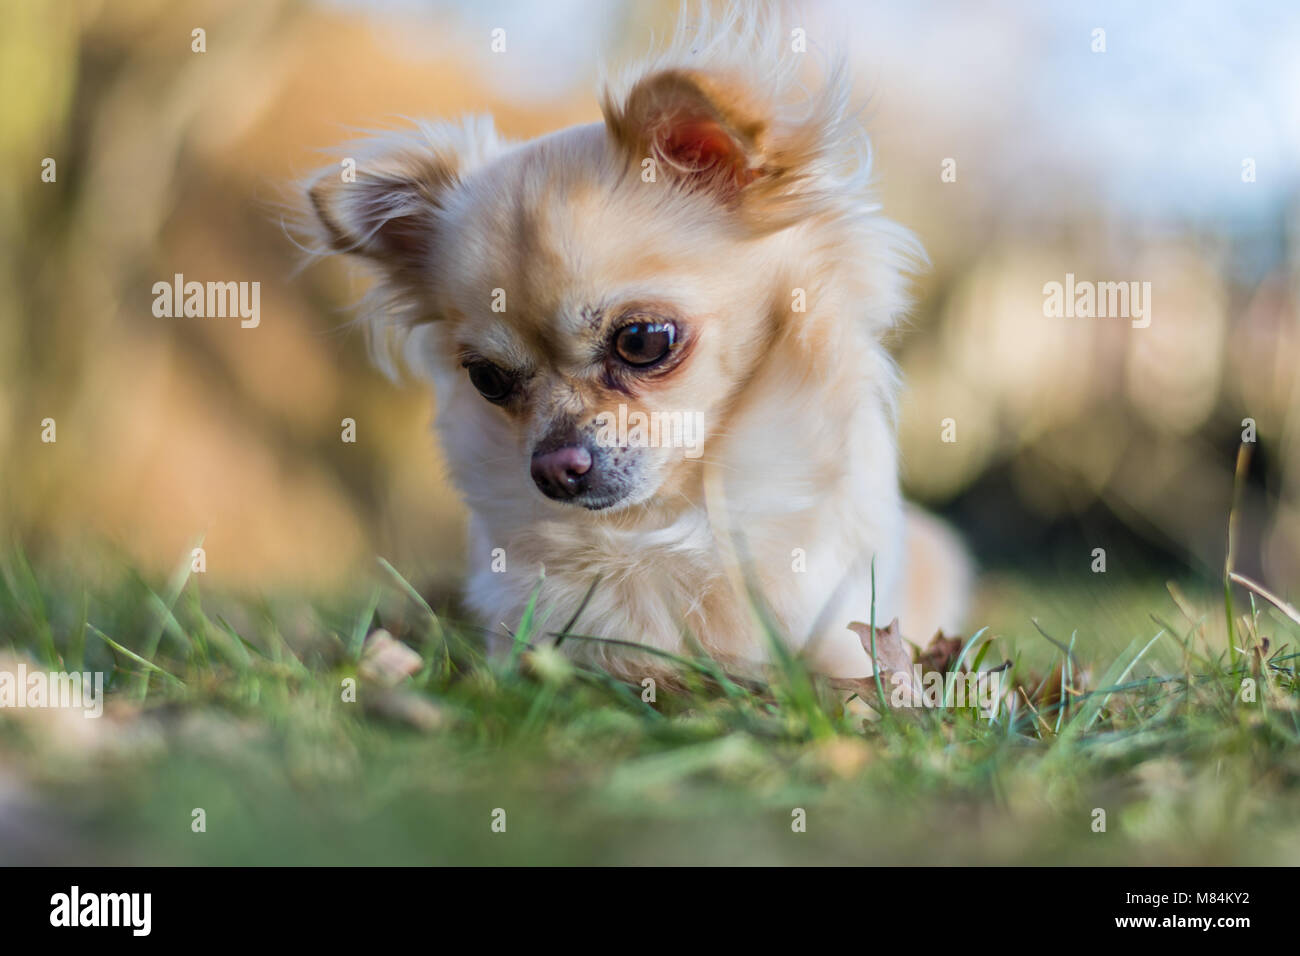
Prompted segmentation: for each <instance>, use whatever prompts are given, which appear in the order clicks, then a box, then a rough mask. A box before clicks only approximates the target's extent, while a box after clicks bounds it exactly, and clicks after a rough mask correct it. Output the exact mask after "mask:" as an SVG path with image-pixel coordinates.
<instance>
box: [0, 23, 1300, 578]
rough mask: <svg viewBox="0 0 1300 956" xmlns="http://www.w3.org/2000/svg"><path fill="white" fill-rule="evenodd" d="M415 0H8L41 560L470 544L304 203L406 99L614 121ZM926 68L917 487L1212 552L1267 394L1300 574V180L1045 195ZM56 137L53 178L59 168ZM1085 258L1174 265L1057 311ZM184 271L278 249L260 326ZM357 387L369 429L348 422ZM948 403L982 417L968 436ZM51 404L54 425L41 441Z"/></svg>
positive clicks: (896, 154) (20, 287)
mask: <svg viewBox="0 0 1300 956" xmlns="http://www.w3.org/2000/svg"><path fill="white" fill-rule="evenodd" d="M418 10H419V8H417V7H414V6H409V7H408V6H402V5H392V6H382V7H378V8H367V7H365V6H363V5H360V4H345V3H338V4H326V3H307V2H289V0H230V2H224V0H223V2H217V0H210V2H205V0H197V2H185V3H171V2H166V0H116V2H98V3H97V2H70V0H61V2H50V3H18V4H13V5H10V6H9V8H8V9H7V11H6V28H5V30H4V31H2V32H0V73H2V75H3V77H4V80H5V82H4V88H5V89H6V90H8V91H10V93H9V94H8V95H6V97H5V101H4V105H3V106H0V156H3V162H4V168H5V170H6V176H5V187H4V190H3V191H2V192H0V243H2V248H3V252H4V255H3V256H0V310H3V311H2V312H0V463H2V464H0V469H2V470H0V526H3V527H5V528H7V529H8V530H9V531H11V532H12V533H13V534H14V535H15V536H16V537H18V538H20V539H22V540H23V541H24V543H25V545H26V547H27V549H28V551H29V552H30V553H32V554H33V556H34V558H36V559H38V560H39V559H41V558H42V557H43V556H44V555H45V553H46V552H52V553H61V554H67V553H86V552H87V549H88V548H90V547H91V546H93V545H95V544H96V543H97V542H101V541H107V542H111V543H112V544H113V546H115V547H119V548H121V549H123V550H125V551H126V552H127V553H128V554H129V556H130V557H131V559H132V560H134V561H137V562H139V563H140V564H141V565H142V566H144V567H145V568H148V569H160V568H165V567H170V566H171V565H172V563H173V562H174V560H175V558H176V556H177V555H178V554H182V553H184V552H186V551H187V550H188V549H189V548H190V547H192V546H193V543H194V542H195V541H196V540H198V539H200V538H201V539H202V540H203V542H204V546H205V548H206V549H207V551H208V567H209V571H210V573H211V574H212V575H213V576H214V577H216V578H219V579H221V580H222V581H223V582H225V583H227V584H231V585H234V586H250V585H267V584H270V583H275V582H280V583H284V584H292V585H303V586H308V587H329V586H331V585H332V584H334V583H336V582H337V581H339V580H341V579H344V578H346V577H348V576H349V575H352V574H354V573H355V572H356V569H357V568H359V567H362V566H369V564H370V562H371V556H372V555H373V554H374V553H375V552H377V551H378V552H381V553H384V554H387V555H389V556H391V557H393V558H394V559H396V560H404V561H414V562H418V563H420V564H421V565H422V566H425V567H427V568H428V569H429V570H430V573H431V574H434V575H438V576H442V577H444V578H446V579H451V578H454V577H455V576H456V573H457V568H458V567H459V563H460V560H461V557H460V555H461V548H460V540H461V538H460V533H459V526H460V523H461V521H462V516H461V513H460V509H459V506H458V505H457V503H456V501H455V500H454V496H453V495H452V494H451V493H450V491H449V489H448V487H447V485H446V483H445V481H444V480H443V478H442V471H441V467H440V464H439V461H438V457H437V451H436V450H435V448H434V447H433V443H432V442H431V441H430V440H429V438H428V436H427V425H428V422H429V420H430V406H429V399H428V397H427V395H426V394H425V393H424V391H423V390H422V389H420V388H416V387H403V388H397V387H394V386H392V385H390V384H388V383H386V382H385V381H384V380H383V379H382V378H381V377H379V376H378V375H377V374H376V373H375V372H374V371H372V370H371V369H370V368H369V366H368V363H367V361H366V358H365V355H364V349H363V347H362V345H361V342H360V339H359V337H358V336H357V335H355V334H353V333H352V332H350V331H347V330H346V329H343V325H344V323H345V322H346V319H347V312H346V309H345V306H346V303H348V302H351V301H353V300H354V299H355V298H356V297H357V295H358V294H359V291H360V289H359V288H358V287H357V286H355V285H353V283H352V280H351V278H350V277H349V276H348V275H347V274H346V273H345V272H344V271H343V270H342V269H339V268H337V267H336V266H335V265H334V264H332V263H331V264H324V265H319V266H313V267H312V268H310V269H308V270H306V271H303V272H300V271H299V269H298V267H299V264H300V261H301V256H300V254H299V251H298V250H297V249H296V248H295V246H294V244H293V242H292V241H291V239H290V237H289V235H288V232H287V230H286V229H285V228H284V226H283V223H282V218H283V214H284V209H285V203H286V202H289V201H291V200H292V194H293V183H294V182H295V181H297V180H298V179H300V178H301V177H302V176H303V175H305V174H306V173H308V172H309V171H310V170H311V169H313V168H315V167H316V166H318V165H320V164H322V162H323V161H324V160H323V159H322V157H321V154H319V153H318V152H317V151H318V150H320V149H322V148H325V147H329V146H332V145H334V144H336V143H338V142H339V141H341V140H344V139H346V138H347V137H348V136H350V135H352V134H353V133H352V131H353V130H355V129H358V128H363V127H368V126H374V125H382V124H391V123H393V122H395V121H396V119H395V118H397V117H402V116H422V117H423V116H455V115H458V114H461V113H464V112H491V113H493V114H495V115H496V117H497V121H498V125H499V126H500V127H501V129H502V130H503V131H504V132H505V133H506V134H507V135H509V136H513V137H527V136H533V135H537V134H540V133H543V132H546V131H548V130H551V129H553V128H556V127H558V126H562V125H566V124H569V123H574V122H580V121H588V120H591V119H595V118H597V117H598V110H597V105H596V99H595V96H594V88H593V82H594V80H595V76H596V70H595V66H596V65H595V63H592V64H591V69H590V70H588V71H586V75H585V76H583V77H582V78H581V82H578V81H576V80H575V81H574V82H573V83H572V84H568V85H566V86H565V91H564V92H563V93H562V94H557V95H555V96H551V97H549V98H542V99H540V100H539V99H538V98H537V97H536V96H535V95H534V96H531V97H529V98H524V97H522V96H520V95H516V92H517V91H516V92H512V90H511V89H509V88H507V87H508V86H509V84H503V83H502V82H500V77H499V76H498V77H494V76H492V75H491V71H492V69H493V66H492V63H491V61H490V60H489V59H488V58H487V57H486V56H485V55H484V54H483V53H482V51H481V50H480V47H481V46H482V44H480V43H478V42H477V41H476V40H473V39H471V37H472V36H473V34H472V33H471V32H470V31H473V30H477V29H478V25H474V24H467V23H466V22H465V16H464V14H462V13H461V12H458V11H457V9H456V8H455V7H454V6H451V5H435V6H434V8H433V10H432V13H430V12H428V11H425V12H423V13H420V12H417V11H418ZM613 10H614V12H611V13H610V14H609V15H608V16H607V17H606V19H605V21H604V22H603V23H599V24H597V23H589V24H586V23H584V24H574V25H573V29H575V30H578V29H589V30H593V31H594V30H597V29H600V30H603V31H605V33H606V34H607V38H611V39H610V42H611V43H612V48H611V49H610V53H611V58H613V59H617V57H618V55H621V54H629V53H635V52H636V51H638V50H640V49H643V48H644V47H645V46H646V44H648V43H649V37H650V30H651V28H652V27H653V28H659V29H662V28H663V27H665V26H666V25H667V24H668V23H670V22H671V19H672V16H673V13H674V10H675V7H674V5H673V4H671V3H659V4H628V5H623V6H619V7H616V8H613ZM381 11H382V12H381ZM198 26H201V27H203V28H204V29H205V30H206V34H207V37H206V38H207V51H206V52H205V53H202V54H197V53H194V52H192V51H191V30H192V29H194V28H195V27H198ZM934 26H935V29H942V27H943V23H942V22H938V23H936V24H935V25H934ZM1025 42H1032V38H1030V39H1026V40H1025ZM911 67H912V68H913V69H918V68H919V69H922V70H924V69H925V65H924V64H921V65H916V64H912V65H911ZM901 69H902V66H901V65H900V64H899V63H897V62H896V61H893V62H887V63H883V64H880V65H874V64H868V65H867V68H866V69H863V70H861V71H860V73H861V74H862V75H863V76H865V77H866V78H867V79H868V80H870V81H871V82H873V83H878V84H879V85H880V86H882V87H884V88H887V89H888V90H889V91H890V97H889V98H888V99H885V100H882V101H881V102H879V103H878V104H876V109H875V112H874V113H873V115H872V116H871V117H870V125H871V128H872V130H873V133H874V135H875V137H876V141H877V145H878V147H879V149H878V152H877V162H878V169H879V174H880V180H881V192H882V198H883V200H884V205H885V209H886V210H887V211H888V213H889V214H890V215H892V216H893V217H894V218H896V219H899V220H900V221H902V222H904V223H906V224H907V225H909V226H910V227H911V228H913V229H914V230H915V231H917V232H918V234H919V235H920V236H921V238H922V240H923V241H924V243H925V244H926V246H927V248H928V249H929V250H930V253H931V256H932V260H933V261H932V267H931V268H930V269H929V270H928V271H926V272H925V273H924V274H922V275H920V276H918V278H917V286H916V292H917V308H916V310H915V313H914V315H913V316H912V317H911V318H910V320H909V321H908V322H907V323H906V326H905V328H904V329H903V330H901V331H900V332H899V333H898V335H897V337H896V343H895V344H896V346H897V351H898V354H899V356H900V360H901V362H902V364H903V367H904V371H905V373H906V376H907V380H908V382H909V389H908V394H907V398H906V400H905V402H904V410H905V411H904V416H903V425H902V446H903V451H904V458H905V463H906V482H907V487H908V490H909V492H910V493H911V494H912V495H913V496H914V497H918V498H920V499H921V500H924V501H926V502H927V503H929V504H931V505H932V506H935V507H940V508H946V509H947V510H948V512H949V513H950V514H952V515H953V516H955V517H956V518H958V520H959V522H960V523H961V524H963V525H964V526H965V528H966V530H967V531H968V532H969V533H970V534H971V535H972V536H973V538H974V540H975V544H976V550H977V551H979V552H980V553H981V554H985V555H988V556H993V557H991V558H989V560H995V559H996V556H997V555H999V554H1003V555H1010V556H1011V557H1012V558H1013V559H1016V560H1020V561H1022V562H1024V563H1025V564H1027V565H1030V566H1033V565H1034V564H1036V563H1037V562H1038V561H1040V560H1041V558H1042V555H1043V553H1045V549H1048V548H1049V547H1051V546H1052V543H1053V541H1056V540H1058V538H1057V537H1054V536H1053V534H1052V529H1055V528H1059V527H1062V526H1068V525H1070V524H1071V522H1074V523H1076V524H1078V523H1080V522H1081V523H1082V526H1083V529H1084V530H1083V531H1081V532H1079V534H1082V535H1083V537H1085V538H1086V537H1088V534H1089V532H1088V530H1087V528H1088V526H1089V522H1093V521H1094V519H1096V521H1095V523H1094V525H1093V526H1094V527H1100V528H1102V529H1103V530H1102V532H1100V533H1101V534H1103V536H1110V535H1115V534H1120V533H1121V532H1122V534H1124V535H1127V536H1129V537H1131V538H1132V539H1133V540H1135V541H1139V542H1142V543H1143V546H1144V547H1151V548H1154V549H1155V550H1156V551H1157V552H1159V553H1160V554H1164V555H1168V556H1172V557H1173V558H1174V559H1176V560H1177V561H1182V562H1187V563H1189V564H1190V565H1191V566H1193V567H1196V568H1199V569H1213V568H1215V567H1218V566H1221V563H1222V558H1223V541H1224V520H1225V516H1226V514H1227V510H1228V503H1229V499H1230V495H1231V485H1232V481H1231V467H1232V454H1233V450H1234V448H1235V445H1236V443H1237V441H1238V440H1239V437H1240V433H1241V427H1242V426H1241V424H1240V423H1241V420H1242V419H1243V418H1245V417H1247V416H1249V417H1251V418H1254V419H1255V421H1256V422H1257V425H1258V435H1259V441H1260V450H1259V453H1258V454H1257V455H1256V456H1255V462H1256V470H1255V473H1254V475H1253V480H1252V483H1251V484H1250V486H1249V487H1248V489H1247V496H1246V500H1245V502H1244V503H1243V507H1242V514H1243V535H1244V540H1246V542H1247V544H1245V545H1244V546H1243V551H1242V555H1241V560H1240V566H1241V567H1243V569H1245V570H1248V571H1251V572H1253V573H1255V574H1258V575H1260V576H1262V577H1264V578H1266V579H1267V580H1268V581H1269V582H1270V583H1271V584H1272V585H1273V586H1274V587H1275V588H1276V589H1277V590H1279V591H1281V592H1284V593H1291V594H1294V588H1295V584H1296V582H1297V581H1300V443H1298V442H1297V441H1296V430H1297V421H1300V412H1298V410H1297V405H1298V404H1300V390H1298V389H1297V388H1296V368H1297V358H1298V357H1300V320H1298V319H1297V308H1296V302H1297V298H1298V297H1300V228H1298V227H1297V224H1298V222H1300V215H1297V212H1298V209H1300V204H1297V203H1295V202H1292V203H1291V204H1290V206H1289V207H1284V208H1279V209H1278V210H1277V211H1276V216H1275V217H1274V219H1273V222H1272V224H1271V225H1270V226H1268V227H1267V228H1266V229H1264V230H1263V231H1260V230H1259V229H1256V230H1255V231H1254V232H1251V233H1250V234H1248V235H1244V236H1243V235H1242V234H1241V233H1240V232H1233V231H1231V230H1230V229H1229V228H1228V225H1229V224H1227V223H1224V222H1219V221H1216V220H1213V219H1209V220H1206V221H1198V222H1186V223H1180V224H1175V227H1174V228H1170V226H1169V224H1168V223H1156V222H1146V221H1143V220H1142V219H1141V218H1140V217H1135V216H1133V215H1128V214H1127V212H1126V210H1125V209H1124V208H1122V207H1118V208H1117V207H1116V206H1115V205H1114V204H1113V203H1112V204H1111V206H1109V207H1108V206H1106V205H1104V204H1096V203H1094V204H1092V205H1089V204H1088V203H1087V202H1080V201H1079V197H1078V196H1071V195H1066V194H1065V193H1064V189H1065V187H1064V186H1062V187H1058V188H1059V190H1061V194H1059V195H1055V196H1048V195H1044V196H1038V197H1035V198H1036V199H1037V200H1041V201H1035V202H1030V201H1027V200H1026V197H1025V195H1024V194H1023V192H1016V191H1015V187H1014V186H1007V185H1005V183H1006V182H1007V179H1006V178H1005V177H1003V178H1002V179H1000V180H994V179H992V178H990V179H989V180H988V181H987V182H983V181H981V179H980V173H979V168H980V164H981V163H982V164H983V165H984V167H986V168H988V167H991V166H994V165H996V164H997V163H998V162H999V161H1000V160H1001V159H1002V158H1004V157H1008V156H1009V155H1010V154H1011V152H1012V151H1013V150H1015V149H1017V148H1018V146H1017V145H1016V144H1013V143H1009V142H1005V141H1003V140H1002V139H1000V138H999V137H1000V136H1001V134H1002V132H1003V130H1002V127H1000V126H999V124H997V123H989V124H988V126H987V129H988V132H987V135H986V136H985V137H984V138H983V140H971V141H968V142H965V143H964V147H965V148H966V150H967V151H966V152H965V153H963V156H970V155H974V156H975V157H976V159H977V160H979V162H975V163H970V162H967V161H966V160H963V163H964V165H963V166H962V167H961V168H962V173H961V176H960V177H959V180H958V182H957V183H952V184H943V183H941V182H940V181H939V177H938V167H939V161H940V159H941V158H942V157H944V156H946V155H949V153H948V151H947V147H946V145H945V143H944V137H943V135H942V133H943V129H944V126H943V122H942V118H943V117H944V116H951V115H953V114H954V113H955V112H959V111H961V110H962V109H963V108H964V105H963V104H965V105H967V106H969V105H971V104H968V103H966V101H965V100H964V99H963V95H964V94H963V91H962V90H961V89H950V90H948V91H946V94H945V96H943V97H939V96H937V94H936V89H935V87H934V85H925V84H914V83H910V82H908V77H907V76H906V75H903V74H901V73H899V72H898V71H899V70H901ZM891 70H892V71H895V72H894V73H890V72H888V71H891ZM882 73H883V75H882ZM981 108H984V104H981ZM1044 135H1047V134H1044ZM1053 135H1054V134H1053ZM46 157H50V158H53V159H55V160H56V162H57V181H56V182H54V183H45V182H42V181H41V178H40V172H41V164H42V160H43V159H44V158H46ZM1243 266H1244V267H1243ZM1067 272H1072V273H1074V274H1076V275H1078V276H1079V277H1080V278H1088V279H1116V280H1119V279H1130V278H1137V279H1142V280H1145V281H1150V282H1151V283H1152V285H1153V287H1154V289H1155V290H1156V291H1155V301H1156V309H1157V310H1158V313H1157V316H1156V320H1155V321H1154V322H1153V323H1152V325H1151V327H1150V328H1147V329H1141V330H1137V329H1131V328H1129V326H1128V323H1127V322H1125V321H1123V320H1115V319H1111V320H1083V319H1075V320H1065V319H1061V320H1056V319H1047V318H1045V317H1044V315H1043V309H1042V291H1041V290H1042V286H1043V284H1044V283H1045V282H1048V281H1060V280H1061V279H1062V278H1063V277H1064V275H1065V274H1066V273H1067ZM176 273H183V274H184V275H185V276H186V277H187V278H189V279H197V280H200V281H205V280H223V281H225V280H237V281H252V280H256V281H260V282H261V284H262V285H261V289H262V300H261V304H262V322H261V325H260V327H259V328H257V329H255V330H244V329H241V328H240V327H239V325H238V323H237V322H233V321H229V320H205V319H189V320H175V319H158V318H155V317H153V315H152V313H151V303H152V293H151V291H150V290H151V287H152V285H153V283H154V282H156V281H159V280H167V279H170V277H171V276H173V275H174V274H176ZM345 417H351V418H354V419H356V421H357V422H358V435H359V441H358V443H357V444H355V445H349V444H343V443H342V442H340V441H339V438H338V436H339V427H340V421H341V420H342V419H343V418H345ZM947 417H955V418H957V419H958V422H959V440H958V441H957V443H955V444H944V443H941V442H940V441H939V431H940V422H941V420H942V419H944V418H947ZM45 418H53V419H55V420H56V422H57V428H58V441H57V443H56V444H44V443H42V442H41V440H40V436H41V424H40V423H41V422H42V420H43V419H45ZM1098 516H1100V517H1098ZM1066 538H1067V540H1072V539H1069V536H1068V535H1067V536H1066ZM1108 540H1109V539H1108ZM1091 544H1095V541H1093V542H1091V543H1090V545H1089V546H1090V547H1091ZM1085 566H1086V562H1085V561H1084V560H1083V559H1082V558H1080V559H1079V561H1078V567H1080V568H1082V567H1085Z"/></svg>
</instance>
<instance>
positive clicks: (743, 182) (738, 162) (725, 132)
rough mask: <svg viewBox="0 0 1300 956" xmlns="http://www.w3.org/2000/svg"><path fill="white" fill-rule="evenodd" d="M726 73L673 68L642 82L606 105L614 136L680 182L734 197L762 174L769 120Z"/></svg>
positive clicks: (607, 98) (630, 151) (631, 152)
mask: <svg viewBox="0 0 1300 956" xmlns="http://www.w3.org/2000/svg"><path fill="white" fill-rule="evenodd" d="M741 88H742V87H740V86H738V85H735V84H728V83H727V82H726V80H725V78H723V77H721V76H715V75H712V74H708V73H704V72H701V71H695V70H684V69H669V70H661V71H658V72H655V73H652V74H650V75H649V76H646V77H644V78H642V79H641V80H639V81H638V82H637V83H636V84H635V85H634V86H633V87H632V89H631V90H630V92H629V93H628V94H627V96H626V98H625V99H624V100H623V102H621V103H616V102H614V101H613V99H612V98H611V96H610V94H609V93H608V92H607V93H606V95H605V97H604V100H603V103H602V109H603V112H604V114H605V125H606V127H607V128H608V130H609V132H610V134H611V136H613V138H614V140H615V141H616V142H617V143H618V144H619V145H620V146H621V147H622V148H623V149H624V150H625V151H626V152H627V154H628V155H629V157H630V158H631V159H632V160H633V161H634V162H638V163H639V162H641V161H643V160H644V159H647V158H649V159H652V160H654V162H655V163H656V164H658V165H659V166H661V167H663V168H664V169H665V171H666V172H667V174H668V175H670V176H674V177H677V178H678V179H679V180H681V181H683V182H686V183H689V184H691V185H697V186H700V187H701V188H707V189H711V190H714V191H715V192H719V193H721V194H723V195H724V196H735V195H737V194H739V192H740V191H742V190H744V189H745V188H746V187H748V186H750V185H751V184H753V183H754V182H756V181H757V180H759V179H761V178H762V177H763V176H764V175H766V173H767V172H768V170H767V169H766V168H765V165H764V155H763V136H764V133H765V131H766V124H765V122H764V121H763V120H762V119H761V117H760V116H759V115H758V113H757V111H756V110H755V109H754V107H753V105H752V104H750V103H748V102H746V100H745V98H744V97H743V95H742V94H741V93H740V89H741Z"/></svg>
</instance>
